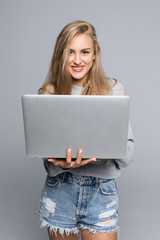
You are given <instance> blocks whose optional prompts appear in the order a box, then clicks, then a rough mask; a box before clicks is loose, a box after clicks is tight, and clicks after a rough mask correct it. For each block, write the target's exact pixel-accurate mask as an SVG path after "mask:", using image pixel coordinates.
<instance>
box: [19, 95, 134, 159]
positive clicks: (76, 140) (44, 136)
mask: <svg viewBox="0 0 160 240" xmlns="http://www.w3.org/2000/svg"><path fill="white" fill-rule="evenodd" d="M129 107H130V97H129V96H97V95H89V96H86V95H23V96H22V109H23V120H24V133H25V144H26V154H27V156H28V157H46V158H65V157H66V151H67V149H68V148H69V147H70V148H71V149H72V157H73V158H76V156H77V152H78V150H79V148H82V149H83V154H82V158H91V157H97V158H100V159H116V158H124V157H125V154H126V145H127V135H128V124H129Z"/></svg>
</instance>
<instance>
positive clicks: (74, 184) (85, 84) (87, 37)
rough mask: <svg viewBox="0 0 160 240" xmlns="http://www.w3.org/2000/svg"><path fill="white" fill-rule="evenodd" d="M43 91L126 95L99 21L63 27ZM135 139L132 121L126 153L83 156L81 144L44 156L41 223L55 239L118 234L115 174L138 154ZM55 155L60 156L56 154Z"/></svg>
mask: <svg viewBox="0 0 160 240" xmlns="http://www.w3.org/2000/svg"><path fill="white" fill-rule="evenodd" d="M39 93H40V94H82V95H124V94H125V89H124V87H123V85H122V84H121V83H120V82H118V81H117V80H115V79H110V78H108V77H106V76H105V74H104V72H103V69H102V65H101V61H100V47H99V44H98V41H97V37H96V32H95V29H94V27H93V26H92V25H91V24H89V23H87V22H84V21H74V22H71V23H69V24H68V25H66V26H65V27H64V28H63V29H62V31H61V32H60V34H59V36H58V38H57V41H56V44H55V48H54V53H53V57H52V61H51V65H50V69H49V73H48V75H47V78H46V81H45V82H44V84H43V86H42V87H41V88H40V90H39ZM133 152H134V139H133V135H132V130H131V127H130V125H129V131H128V141H127V152H126V157H125V158H124V159H114V160H113V159H106V160H100V159H96V157H94V156H93V157H92V158H90V159H83V157H82V156H83V149H81V148H80V149H79V151H78V153H77V159H76V160H75V161H72V149H68V150H67V153H66V159H55V158H50V159H44V166H45V169H46V171H47V173H48V176H47V179H46V183H45V186H44V188H43V191H42V196H41V202H40V218H41V226H42V227H44V226H47V228H48V234H49V238H50V240H53V239H56V240H61V239H67V240H77V239H79V236H78V235H79V233H81V239H82V240H90V239H95V240H103V239H105V240H116V239H117V231H118V226H117V221H118V194H117V187H116V183H115V178H117V177H118V176H119V175H120V172H121V168H122V167H126V166H127V165H128V164H129V163H130V162H131V161H132V159H133ZM53 157H54V156H53Z"/></svg>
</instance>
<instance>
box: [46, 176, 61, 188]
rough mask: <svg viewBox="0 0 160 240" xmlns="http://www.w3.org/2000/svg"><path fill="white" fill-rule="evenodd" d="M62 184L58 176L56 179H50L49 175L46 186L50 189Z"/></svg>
mask: <svg viewBox="0 0 160 240" xmlns="http://www.w3.org/2000/svg"><path fill="white" fill-rule="evenodd" d="M59 182H60V179H59V177H58V176H56V177H50V176H49V175H48V176H47V178H46V185H47V186H48V187H54V186H56V185H58V183H59Z"/></svg>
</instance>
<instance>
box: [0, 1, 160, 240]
mask: <svg viewBox="0 0 160 240" xmlns="http://www.w3.org/2000/svg"><path fill="white" fill-rule="evenodd" d="M159 13H160V2H159V0H152V1H151V0H150V1H148V0H139V1H138V0H135V1H129V0H126V1H121V0H120V1H118V0H117V1H114V0H112V1H109V0H100V1H93V0H81V1H73V0H68V1H65V0H64V1H62V0H55V1H53V0H52V1H51V0H47V1H46V0H33V1H31V0H26V1H24V0H14V1H11V0H0V35H1V36H0V41H1V43H0V69H1V70H0V82H1V85H0V86H1V88H0V89H1V93H0V99H1V100H0V104H1V108H0V109H1V110H0V116H1V117H0V119H1V124H0V141H1V143H0V148H1V149H0V154H1V157H0V239H3V240H8V239H12V240H21V239H23V240H28V239H31V240H32V239H35V240H36V239H39V240H42V239H47V234H46V230H42V229H40V228H39V218H38V216H37V215H36V211H37V210H38V206H39V197H40V194H41V189H42V187H43V184H44V180H45V176H46V173H45V170H44V168H43V164H42V161H41V159H27V158H26V156H25V148H24V132H23V122H22V109H21V99H20V97H21V95H23V94H25V93H28V94H32V93H37V90H38V88H39V87H40V86H41V84H42V83H43V81H44V79H45V76H46V74H47V71H48V67H49V62H50V59H51V56H52V51H53V46H54V43H55V39H56V37H57V35H58V33H59V31H60V30H61V29H62V27H63V26H64V25H65V24H66V23H68V22H69V21H72V20H77V19H82V20H87V21H89V22H91V23H92V24H93V25H94V26H95V27H96V29H97V35H98V39H99V42H100V45H101V49H102V60H103V66H104V69H105V71H106V73H107V74H108V75H109V76H111V77H114V78H117V79H119V80H120V81H121V82H122V83H123V84H124V85H125V87H126V89H127V94H128V95H130V96H131V115H130V118H131V123H132V127H133V131H134V135H135V138H136V153H135V160H134V162H133V163H132V164H131V165H130V166H129V167H128V168H127V169H124V170H123V171H122V174H121V177H120V178H118V179H117V182H118V185H119V195H120V222H119V223H120V227H121V234H120V235H121V239H123V240H128V239H129V240H135V239H145V240H150V239H154V240H155V239H158V238H159V237H158V236H160V228H159V224H158V222H159V217H160V216H159V215H160V207H159V202H160V188H159V182H160V174H159V172H160V171H159V170H160V163H159V161H160V159H159V155H160V154H159V153H160V150H159V133H160V127H159V126H160V125H159V122H160V113H159V108H158V105H159V104H158V103H159V101H160V97H159V87H160V83H159V76H160V71H159V68H158V67H159V61H160V60H159V59H160V45H159V44H160V31H159V23H160V14H159Z"/></svg>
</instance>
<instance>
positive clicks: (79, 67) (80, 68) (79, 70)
mask: <svg viewBox="0 0 160 240" xmlns="http://www.w3.org/2000/svg"><path fill="white" fill-rule="evenodd" d="M71 67H72V70H73V71H74V72H81V71H83V69H84V66H71Z"/></svg>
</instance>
